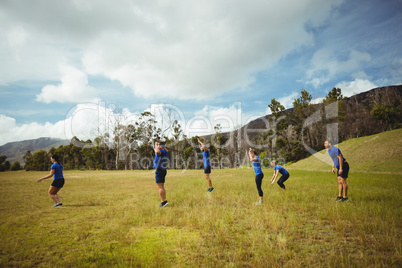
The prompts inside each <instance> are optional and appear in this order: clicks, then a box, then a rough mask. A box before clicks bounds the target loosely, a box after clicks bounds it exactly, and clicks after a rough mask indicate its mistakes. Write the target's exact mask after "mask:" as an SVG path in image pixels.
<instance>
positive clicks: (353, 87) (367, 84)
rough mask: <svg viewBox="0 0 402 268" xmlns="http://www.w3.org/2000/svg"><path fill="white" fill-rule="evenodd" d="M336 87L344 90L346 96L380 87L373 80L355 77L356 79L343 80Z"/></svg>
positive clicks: (343, 93)
mask: <svg viewBox="0 0 402 268" xmlns="http://www.w3.org/2000/svg"><path fill="white" fill-rule="evenodd" d="M335 87H337V88H340V89H341V90H342V95H343V96H344V97H350V96H353V95H355V94H358V93H361V92H364V91H367V90H370V89H373V88H376V87H378V86H377V85H375V84H374V83H373V82H371V81H369V80H364V79H359V78H357V79H355V80H354V81H343V82H340V83H338V84H337V85H336V86H335Z"/></svg>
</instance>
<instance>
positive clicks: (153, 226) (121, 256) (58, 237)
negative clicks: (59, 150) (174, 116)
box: [0, 168, 402, 267]
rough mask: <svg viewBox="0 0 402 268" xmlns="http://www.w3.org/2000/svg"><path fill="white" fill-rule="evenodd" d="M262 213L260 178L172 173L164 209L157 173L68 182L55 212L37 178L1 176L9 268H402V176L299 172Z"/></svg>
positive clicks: (268, 189) (75, 175) (97, 175)
mask: <svg viewBox="0 0 402 268" xmlns="http://www.w3.org/2000/svg"><path fill="white" fill-rule="evenodd" d="M264 173H265V178H264V180H263V190H264V198H265V201H264V204H263V205H262V206H255V202H256V201H257V200H258V195H257V189H256V187H255V183H254V173H253V170H252V169H247V168H245V169H237V170H234V169H231V170H213V171H212V174H211V178H212V181H213V184H214V187H215V188H216V190H215V191H214V192H212V193H210V194H208V193H206V190H207V183H206V180H205V179H204V177H203V172H202V170H187V171H185V172H182V171H172V170H169V171H168V176H167V183H166V189H167V196H168V200H169V203H170V204H169V206H168V207H166V208H159V207H158V205H159V197H158V194H157V191H156V186H155V183H154V179H153V174H152V173H151V172H150V171H120V172H117V171H85V172H82V171H67V172H65V177H66V185H65V188H63V189H62V190H61V192H60V193H61V196H62V198H63V203H64V207H62V208H52V207H51V205H52V202H51V200H50V198H48V197H47V189H48V187H49V186H48V185H49V184H50V181H44V182H42V183H36V182H35V179H36V178H38V177H40V176H42V175H43V172H42V173H38V172H24V171H21V172H6V173H0V193H1V199H0V216H1V217H0V218H1V219H0V232H1V239H0V266H1V267H56V266H58V267H60V266H61V267H63V266H64V267H65V266H67V267H110V266H115V267H202V266H206V267H302V266H313V267H314V266H315V267H329V266H330V267H335V266H336V267H351V266H352V267H381V266H384V267H389V266H394V267H398V266H399V267H401V265H402V259H401V238H402V236H401V230H402V229H401V227H402V226H401V222H402V221H401V210H400V206H401V201H402V200H401V198H402V197H401V196H402V195H401V190H402V175H395V174H394V175H391V174H370V173H351V177H350V179H349V185H350V190H351V191H350V198H351V201H350V202H348V203H336V202H334V199H335V197H336V196H337V185H336V179H335V177H334V176H333V175H331V174H330V173H329V172H326V173H323V172H308V171H292V172H291V177H290V179H289V180H288V181H287V182H286V183H285V184H286V185H287V187H288V190H287V192H286V193H284V192H282V190H281V189H280V188H279V187H278V185H276V184H275V185H271V184H269V179H270V177H271V173H272V170H264Z"/></svg>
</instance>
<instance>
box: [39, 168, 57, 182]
mask: <svg viewBox="0 0 402 268" xmlns="http://www.w3.org/2000/svg"><path fill="white" fill-rule="evenodd" d="M55 172H56V170H55V169H51V170H50V174H49V175H47V176H45V177H42V178H40V179H38V180H37V182H41V181H43V180H46V179H49V178H51V177H53V175H54V173H55Z"/></svg>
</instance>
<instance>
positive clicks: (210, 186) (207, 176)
mask: <svg viewBox="0 0 402 268" xmlns="http://www.w3.org/2000/svg"><path fill="white" fill-rule="evenodd" d="M205 179H207V182H208V188H212V181H211V179H210V178H209V174H205Z"/></svg>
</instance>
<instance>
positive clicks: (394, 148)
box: [289, 129, 402, 174]
mask: <svg viewBox="0 0 402 268" xmlns="http://www.w3.org/2000/svg"><path fill="white" fill-rule="evenodd" d="M401 143H402V129H397V130H392V131H387V132H383V133H380V134H376V135H372V136H366V137H361V138H357V139H351V140H348V141H345V142H342V143H340V144H338V145H335V146H336V147H338V148H339V149H340V150H341V152H342V154H343V155H344V157H345V158H346V160H347V161H348V163H349V165H350V169H351V172H356V171H360V172H371V173H375V172H390V173H400V174H402V157H401V156H402V146H401ZM330 165H332V161H331V159H330V157H329V155H328V152H327V150H322V151H320V152H318V153H316V154H315V155H312V156H310V157H308V158H306V159H303V160H301V161H298V162H297V163H294V164H291V165H289V169H295V170H328V169H331V166H330Z"/></svg>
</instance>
